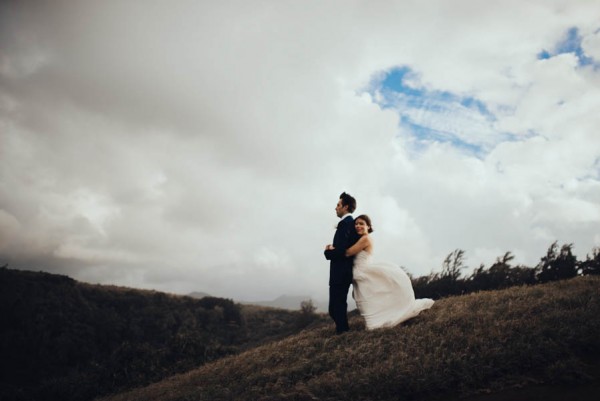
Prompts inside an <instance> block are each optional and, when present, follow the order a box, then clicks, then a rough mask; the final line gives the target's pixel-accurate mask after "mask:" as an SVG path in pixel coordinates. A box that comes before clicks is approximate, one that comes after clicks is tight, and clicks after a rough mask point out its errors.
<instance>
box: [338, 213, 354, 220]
mask: <svg viewBox="0 0 600 401" xmlns="http://www.w3.org/2000/svg"><path fill="white" fill-rule="evenodd" d="M348 216H350V217H352V213H346V214H345V215H343V216H342V217H341V218H340V221H342V220H344V219H345V218H346V217H348Z"/></svg>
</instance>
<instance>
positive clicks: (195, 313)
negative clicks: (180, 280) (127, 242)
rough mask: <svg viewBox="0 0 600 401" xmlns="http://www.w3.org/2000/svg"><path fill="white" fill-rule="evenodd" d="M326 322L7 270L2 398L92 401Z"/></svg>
mask: <svg viewBox="0 0 600 401" xmlns="http://www.w3.org/2000/svg"><path fill="white" fill-rule="evenodd" d="M319 319H321V320H325V319H326V318H325V317H323V316H317V315H309V316H308V315H305V314H304V315H303V314H301V313H300V312H291V311H282V310H277V309H271V308H261V307H251V306H240V305H238V304H235V303H234V302H233V301H231V300H228V299H222V298H213V297H206V298H202V299H200V300H198V299H193V298H190V297H182V296H174V295H170V294H165V293H161V292H156V291H144V290H136V289H131V288H123V287H113V286H101V285H90V284H85V283H80V282H77V281H75V280H73V279H71V278H69V277H66V276H60V275H55V274H49V273H41V272H39V273H38V272H30V271H18V270H10V269H6V268H0V355H2V358H0V400H33V399H35V400H38V401H41V400H61V401H76V400H77V401H85V400H90V399H93V398H94V397H97V396H99V395H102V394H110V393H114V392H117V391H124V390H126V389H129V388H132V387H136V386H141V385H146V384H148V383H151V382H155V381H158V380H160V379H163V378H165V377H168V376H171V375H173V374H175V373H179V372H185V371H188V370H190V369H193V368H195V367H198V366H200V365H202V364H203V363H206V362H208V361H212V360H215V359H218V358H221V357H223V356H226V355H231V354H235V353H239V352H241V351H242V350H244V349H248V348H251V347H254V346H256V345H258V344H263V343H265V342H266V341H271V340H274V339H281V338H283V337H285V336H287V335H290V334H293V333H296V332H298V331H300V330H301V328H302V327H304V326H306V325H308V324H311V323H313V324H314V323H316V322H317V321H318V320H319Z"/></svg>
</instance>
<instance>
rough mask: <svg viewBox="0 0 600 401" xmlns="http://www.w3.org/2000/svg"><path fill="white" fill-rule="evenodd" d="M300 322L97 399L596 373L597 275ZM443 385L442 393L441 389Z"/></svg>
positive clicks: (289, 395)
mask: <svg viewBox="0 0 600 401" xmlns="http://www.w3.org/2000/svg"><path fill="white" fill-rule="evenodd" d="M351 326H352V329H353V330H352V331H351V332H350V333H347V334H345V335H343V336H333V335H332V330H333V329H332V326H331V325H328V326H327V327H318V328H313V329H310V330H305V331H303V332H302V333H300V334H297V335H294V336H291V337H289V338H286V339H284V340H281V341H278V342H273V343H271V344H267V345H264V346H261V347H258V348H255V349H252V350H249V351H247V352H244V353H242V354H240V355H236V356H231V357H226V358H223V359H221V360H218V361H215V362H213V363H210V364H207V365H205V366H202V367H201V368H199V369H196V370H193V371H190V372H188V373H185V374H182V375H177V376H174V377H171V378H169V379H167V380H164V381H162V382H159V383H156V384H153V385H151V386H148V387H145V388H142V389H138V390H134V391H131V392H128V393H124V394H119V395H116V396H113V397H109V398H105V399H104V400H105V401H121V400H131V401H135V400H139V401H142V400H143V401H151V400H161V401H168V400H173V401H193V400H263V401H266V400H361V401H368V400H425V399H427V400H431V399H436V398H440V399H448V398H452V397H458V396H463V395H467V394H474V393H477V392H481V391H490V390H491V391H495V390H498V389H501V388H507V387H513V386H519V385H525V384H531V383H566V384H573V385H577V384H579V383H586V382H590V381H597V380H599V379H600V378H598V377H594V374H596V373H594V372H597V371H598V370H597V367H598V360H599V356H600V338H599V336H598V333H600V277H578V278H575V279H571V280H566V281H561V282H555V283H551V284H545V285H538V286H534V287H515V288H510V289H507V290H502V291H489V292H481V293H477V294H470V295H465V296H460V297H452V298H446V299H443V300H440V301H438V302H436V304H435V305H434V306H433V308H432V309H431V310H429V311H426V312H423V314H422V315H421V316H419V317H417V318H415V319H413V320H411V321H409V322H407V323H406V324H404V325H401V326H397V327H394V328H389V329H380V330H375V331H366V330H365V329H364V325H363V323H362V322H361V320H360V318H358V317H355V318H353V319H352V320H351ZM440 395H441V397H440Z"/></svg>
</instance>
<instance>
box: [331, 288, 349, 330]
mask: <svg viewBox="0 0 600 401" xmlns="http://www.w3.org/2000/svg"><path fill="white" fill-rule="evenodd" d="M349 288H350V284H341V285H340V284H337V285H330V286H329V316H331V318H332V319H333V321H334V322H335V331H336V333H343V332H344V331H348V330H349V329H350V327H349V326H348V314H347V311H348V303H347V302H346V301H347V298H348V289H349Z"/></svg>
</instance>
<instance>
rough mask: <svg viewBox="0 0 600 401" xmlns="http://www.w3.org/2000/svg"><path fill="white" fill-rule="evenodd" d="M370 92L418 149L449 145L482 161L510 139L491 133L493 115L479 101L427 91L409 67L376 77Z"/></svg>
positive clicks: (402, 67) (433, 90)
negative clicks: (393, 114)
mask: <svg viewBox="0 0 600 401" xmlns="http://www.w3.org/2000/svg"><path fill="white" fill-rule="evenodd" d="M369 92H370V93H371V95H372V96H373V98H374V99H375V101H376V102H377V103H378V104H379V105H380V106H381V107H382V108H385V109H394V110H396V111H397V112H398V114H399V116H400V125H401V126H402V127H403V128H405V129H407V131H408V132H410V133H411V135H412V139H414V140H415V141H413V142H414V144H415V146H416V148H417V149H420V148H421V147H423V146H426V144H427V143H431V142H442V143H448V144H451V145H452V146H454V147H455V148H457V149H460V150H462V151H465V152H467V153H470V154H472V155H475V156H478V157H482V156H484V155H485V154H486V153H487V152H489V151H490V150H491V149H492V148H493V147H494V146H495V145H496V144H498V143H499V142H501V141H505V140H507V139H508V140H510V137H511V136H510V135H508V134H500V133H498V132H497V131H496V130H495V129H494V123H495V121H496V117H495V115H494V114H493V113H492V112H490V110H489V109H488V107H487V106H486V104H485V103H484V102H482V101H481V100H479V99H477V98H475V97H472V96H468V95H461V94H456V93H452V92H448V91H440V90H435V89H432V88H428V87H426V86H424V85H423V84H422V81H421V77H420V76H419V74H417V73H416V72H415V71H413V70H412V69H411V68H410V67H408V66H401V67H397V68H393V69H391V70H389V71H387V72H386V73H384V74H379V75H378V76H377V77H376V78H375V79H374V80H373V81H372V82H371V86H370V90H369Z"/></svg>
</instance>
